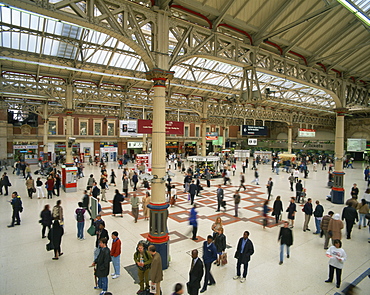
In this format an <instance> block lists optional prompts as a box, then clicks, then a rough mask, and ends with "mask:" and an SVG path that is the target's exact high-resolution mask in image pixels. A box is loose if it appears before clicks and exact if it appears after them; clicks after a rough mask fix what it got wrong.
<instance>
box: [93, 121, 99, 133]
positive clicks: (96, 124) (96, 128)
mask: <svg viewBox="0 0 370 295" xmlns="http://www.w3.org/2000/svg"><path fill="white" fill-rule="evenodd" d="M94 135H101V123H100V122H99V123H95V124H94Z"/></svg>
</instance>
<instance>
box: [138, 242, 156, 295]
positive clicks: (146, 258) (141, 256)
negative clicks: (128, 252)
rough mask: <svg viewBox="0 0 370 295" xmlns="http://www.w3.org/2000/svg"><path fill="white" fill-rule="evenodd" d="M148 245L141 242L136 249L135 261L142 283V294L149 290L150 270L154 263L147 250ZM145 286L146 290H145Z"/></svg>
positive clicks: (140, 290)
mask: <svg viewBox="0 0 370 295" xmlns="http://www.w3.org/2000/svg"><path fill="white" fill-rule="evenodd" d="M145 246H146V244H144V243H141V242H139V244H138V245H137V247H136V252H135V253H134V261H135V263H136V266H137V274H138V277H139V281H140V283H139V284H140V289H139V291H138V294H139V293H140V292H143V291H144V290H149V270H150V266H151V263H152V260H153V258H152V255H150V254H149V252H148V250H147V249H146V247H145ZM144 284H145V288H144Z"/></svg>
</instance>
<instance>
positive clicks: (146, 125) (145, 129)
mask: <svg viewBox="0 0 370 295" xmlns="http://www.w3.org/2000/svg"><path fill="white" fill-rule="evenodd" d="M152 123H153V122H152V120H142V119H139V120H137V125H138V132H139V133H143V134H151V133H152V129H153V126H152ZM166 134H176V135H184V122H177V121H166Z"/></svg>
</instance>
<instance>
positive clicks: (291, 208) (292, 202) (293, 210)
mask: <svg viewBox="0 0 370 295" xmlns="http://www.w3.org/2000/svg"><path fill="white" fill-rule="evenodd" d="M286 212H288V219H289V221H290V223H291V226H290V228H293V227H294V219H295V213H296V212H297V205H296V203H295V198H294V197H291V198H290V203H289V206H288V208H287V209H286Z"/></svg>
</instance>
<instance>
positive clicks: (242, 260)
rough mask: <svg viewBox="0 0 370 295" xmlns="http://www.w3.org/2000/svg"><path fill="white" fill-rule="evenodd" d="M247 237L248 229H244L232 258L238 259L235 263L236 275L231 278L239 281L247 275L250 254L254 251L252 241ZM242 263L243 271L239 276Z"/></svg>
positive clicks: (243, 280) (243, 279) (242, 280)
mask: <svg viewBox="0 0 370 295" xmlns="http://www.w3.org/2000/svg"><path fill="white" fill-rule="evenodd" d="M248 237H249V231H245V232H244V234H243V237H242V238H240V239H239V242H238V247H237V249H236V252H235V256H234V258H236V259H237V260H238V263H237V265H236V276H235V277H234V278H233V279H234V280H238V279H240V282H241V283H244V282H245V278H246V277H247V272H248V263H249V260H250V259H251V256H252V255H253V253H254V247H253V243H252V241H251V240H250V239H249V238H248ZM242 264H244V271H243V277H242V278H241V277H240V275H241V272H240V269H241V265H242Z"/></svg>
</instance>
